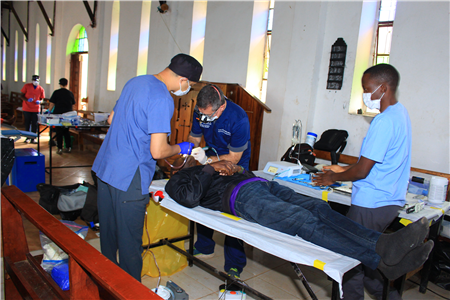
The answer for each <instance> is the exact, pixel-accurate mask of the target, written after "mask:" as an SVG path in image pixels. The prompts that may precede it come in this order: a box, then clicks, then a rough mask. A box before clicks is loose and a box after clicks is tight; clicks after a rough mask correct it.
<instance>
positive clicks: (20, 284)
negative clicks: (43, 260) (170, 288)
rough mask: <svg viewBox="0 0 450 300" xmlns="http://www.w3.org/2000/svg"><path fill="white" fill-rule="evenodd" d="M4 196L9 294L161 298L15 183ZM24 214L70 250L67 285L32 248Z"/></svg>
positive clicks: (2, 209) (92, 297)
mask: <svg viewBox="0 0 450 300" xmlns="http://www.w3.org/2000/svg"><path fill="white" fill-rule="evenodd" d="M1 201H2V202H1V214H2V215H1V216H2V243H3V259H4V265H5V273H4V274H5V275H7V276H5V295H6V299H20V298H23V299H161V298H160V297H159V296H157V295H156V294H155V293H153V292H152V291H151V290H150V289H148V288H147V287H145V286H144V285H142V284H141V283H140V282H138V281H137V280H136V279H134V278H133V277H131V276H130V275H129V274H128V273H126V272H125V271H124V270H122V269H121V268H120V267H118V266H117V265H116V264H114V263H113V262H112V261H110V260H108V259H107V258H106V257H105V256H103V255H102V254H101V253H100V252H98V251H97V250H96V249H95V248H94V247H92V246H91V245H89V244H88V243H87V242H86V241H84V240H82V239H80V237H78V236H77V234H75V233H74V232H73V231H72V230H70V229H69V228H67V227H66V226H65V225H64V224H63V223H61V222H60V221H58V220H57V219H56V218H55V217H53V216H52V215H51V214H49V213H48V212H47V211H46V210H45V209H43V208H42V207H41V206H40V205H39V204H37V203H36V202H35V201H33V200H32V199H31V198H29V197H28V196H27V195H25V194H24V193H23V192H22V191H20V190H19V189H18V188H17V187H15V186H7V187H4V188H2V200H1ZM22 217H24V218H26V219H28V220H29V221H30V222H31V223H32V224H33V225H35V226H36V227H37V228H38V229H39V230H40V231H42V232H43V233H44V234H45V235H47V237H49V238H50V239H51V240H52V241H53V242H54V243H55V244H56V245H58V246H59V247H60V248H61V249H62V250H64V251H65V252H66V253H67V254H68V256H69V270H70V271H69V272H70V290H69V291H62V290H61V289H60V288H59V286H58V285H57V284H56V283H55V282H54V281H53V279H52V278H51V277H50V275H49V274H47V273H46V272H45V271H44V270H43V269H42V267H41V266H40V261H39V260H38V259H36V258H35V257H33V256H32V255H31V254H30V253H29V250H28V245H27V240H26V236H25V230H24V226H23V223H22V222H23V221H22Z"/></svg>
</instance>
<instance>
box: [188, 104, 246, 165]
mask: <svg viewBox="0 0 450 300" xmlns="http://www.w3.org/2000/svg"><path fill="white" fill-rule="evenodd" d="M226 101H227V106H226V108H225V110H224V111H223V112H222V115H220V117H219V118H218V119H217V120H215V121H213V122H211V123H200V122H199V121H198V115H197V113H196V112H194V122H193V124H192V130H191V133H190V135H191V136H193V137H201V136H202V135H203V136H204V138H205V142H206V145H207V146H209V147H212V148H214V149H216V151H217V154H218V155H223V154H229V153H230V151H232V152H243V153H242V157H241V160H240V161H239V162H238V165H240V166H242V167H244V169H246V170H248V168H249V163H250V151H251V149H250V122H249V120H248V116H247V113H246V112H245V111H244V110H243V109H242V108H241V107H240V106H239V105H237V104H236V103H233V102H231V101H230V100H228V99H227V100H226ZM206 154H207V155H208V156H216V153H215V152H214V151H212V150H208V151H207V152H206Z"/></svg>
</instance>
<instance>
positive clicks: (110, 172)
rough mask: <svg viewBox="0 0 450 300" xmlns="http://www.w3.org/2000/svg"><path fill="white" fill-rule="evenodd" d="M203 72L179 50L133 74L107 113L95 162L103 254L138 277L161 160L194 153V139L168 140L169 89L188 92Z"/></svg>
mask: <svg viewBox="0 0 450 300" xmlns="http://www.w3.org/2000/svg"><path fill="white" fill-rule="evenodd" d="M202 71H203V67H202V66H201V65H200V63H199V62H198V61H197V60H196V59H195V58H193V57H191V56H189V55H186V54H178V55H176V56H174V57H173V58H172V60H171V62H170V65H169V66H168V67H167V68H165V69H164V70H163V71H161V72H160V73H158V74H155V75H142V76H137V77H134V78H132V79H130V80H129V81H128V82H127V83H126V84H125V86H124V88H123V90H122V93H121V95H120V98H119V100H117V102H116V105H115V107H114V110H113V111H112V113H111V115H110V117H109V118H108V122H109V123H110V124H111V127H110V128H109V130H108V133H107V135H106V137H105V140H104V141H103V143H102V146H101V148H100V150H99V152H98V154H97V157H96V159H95V161H94V165H93V166H92V170H93V171H94V172H95V173H96V175H97V177H98V179H99V180H98V196H97V198H98V211H99V220H100V225H101V235H100V245H101V250H102V253H103V254H104V255H105V256H106V257H107V258H109V259H110V260H112V261H113V262H114V263H116V264H117V265H119V266H120V267H121V268H122V269H123V270H125V271H126V272H127V273H129V274H130V275H131V276H133V277H134V278H136V280H138V281H141V271H142V258H141V254H142V251H143V248H142V232H143V226H144V217H145V211H146V206H147V204H148V201H149V192H148V188H149V186H150V182H151V180H152V178H153V174H154V172H155V165H156V159H160V158H166V157H170V156H172V155H175V154H177V153H180V154H190V153H191V151H192V148H193V144H192V143H189V142H183V143H180V144H177V145H169V144H168V143H167V137H168V135H169V134H170V120H171V118H172V115H173V112H174V102H173V98H172V96H171V95H170V92H172V93H173V94H175V95H177V96H181V95H185V94H187V93H188V92H189V90H190V87H191V85H194V84H195V83H196V82H198V81H199V79H200V76H201V73H202ZM117 251H119V262H118V261H117Z"/></svg>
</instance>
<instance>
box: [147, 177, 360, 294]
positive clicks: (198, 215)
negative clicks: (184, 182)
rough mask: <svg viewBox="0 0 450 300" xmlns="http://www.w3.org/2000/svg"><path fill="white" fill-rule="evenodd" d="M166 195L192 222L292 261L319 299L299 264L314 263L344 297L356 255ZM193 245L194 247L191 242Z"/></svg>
mask: <svg viewBox="0 0 450 300" xmlns="http://www.w3.org/2000/svg"><path fill="white" fill-rule="evenodd" d="M166 182H167V181H166V180H156V181H153V182H152V184H151V186H150V188H149V191H150V192H155V191H164V186H165V184H166ZM164 195H165V197H164V200H163V201H162V202H161V205H162V206H163V207H164V208H166V209H168V210H170V211H173V212H175V213H177V214H179V215H181V216H183V217H185V218H187V219H189V220H191V221H193V222H196V223H200V224H202V225H205V226H207V227H209V228H212V229H214V230H216V231H219V232H222V233H223V234H225V235H228V236H232V237H236V238H238V239H241V240H243V241H244V242H245V243H247V244H249V245H251V246H253V247H256V248H258V249H260V250H262V251H264V252H266V253H269V254H272V255H274V256H277V257H279V258H281V259H284V260H286V261H289V262H291V264H292V266H293V267H294V270H295V272H296V273H297V275H298V276H299V277H300V279H301V280H302V283H303V284H304V286H305V288H306V289H307V290H308V293H309V294H310V295H311V297H312V298H313V299H317V298H316V296H315V295H314V292H313V291H312V290H311V288H310V287H309V284H308V282H307V281H306V278H304V276H303V275H302V273H301V271H300V268H299V267H298V266H297V264H302V265H308V266H313V267H315V268H318V269H320V270H323V271H324V272H325V273H326V274H327V275H328V276H329V277H330V278H331V279H333V280H334V281H335V283H334V284H333V287H334V288H335V287H336V283H337V284H338V286H339V291H340V296H341V297H342V277H343V275H344V273H345V272H347V271H348V270H350V269H352V268H353V267H355V266H357V265H358V264H359V261H357V260H355V259H353V258H350V257H347V256H343V255H341V254H337V253H335V252H332V251H330V250H327V249H325V248H322V247H320V246H317V245H314V244H312V243H310V242H307V241H305V240H303V239H302V238H300V237H298V236H291V235H287V234H285V233H281V232H279V231H276V230H272V229H270V228H267V227H263V226H261V225H259V224H256V223H252V222H249V221H246V220H244V219H241V218H238V217H235V216H232V215H229V214H226V213H222V212H219V211H213V210H210V209H207V208H203V207H200V206H198V207H195V208H186V207H184V206H182V205H179V204H178V203H177V202H175V201H174V200H172V199H171V198H170V197H169V196H168V195H167V194H166V193H164ZM191 223H192V222H191ZM192 229H193V228H192V224H191V233H192ZM191 236H192V237H193V234H191ZM177 240H179V239H177ZM165 244H167V242H165ZM169 246H170V245H169ZM171 247H172V246H171ZM172 248H176V247H172ZM190 248H191V249H192V248H193V247H192V242H191V246H190ZM191 249H190V250H191ZM176 250H181V249H176ZM180 252H182V253H183V254H185V255H186V254H187V256H188V258H189V259H192V255H189V253H186V252H185V251H182V250H181V251H180ZM191 254H192V252H191ZM196 260H197V259H194V263H195V262H196ZM197 261H198V260H197ZM201 265H205V263H204V262H201ZM211 268H213V267H211ZM215 273H216V274H219V273H222V272H219V271H217V270H215ZM219 275H222V274H219ZM225 276H226V274H225ZM238 285H239V284H238ZM244 286H245V284H244ZM335 294H336V291H333V296H332V297H335V296H336V295H335ZM260 295H262V294H260ZM260 295H259V296H260ZM262 296H264V295H262ZM262 298H264V297H262Z"/></svg>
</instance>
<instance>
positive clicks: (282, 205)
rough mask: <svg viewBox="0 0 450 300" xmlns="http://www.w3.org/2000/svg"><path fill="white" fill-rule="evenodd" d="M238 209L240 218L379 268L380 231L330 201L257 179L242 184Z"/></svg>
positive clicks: (238, 198) (237, 204)
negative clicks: (338, 210)
mask: <svg viewBox="0 0 450 300" xmlns="http://www.w3.org/2000/svg"><path fill="white" fill-rule="evenodd" d="M234 208H235V210H236V213H237V215H238V216H239V217H241V218H243V219H246V220H248V221H251V222H256V223H258V224H260V225H262V226H266V227H269V228H271V229H274V230H278V231H281V232H284V233H287V234H290V235H293V236H295V235H298V236H299V237H301V238H303V239H304V240H306V241H309V242H311V243H314V244H316V245H319V246H322V247H324V248H327V249H329V250H331V251H334V252H337V253H340V254H342V255H345V256H349V257H352V258H355V259H357V260H359V261H361V262H362V263H363V264H364V265H366V266H369V267H370V268H372V269H376V268H377V266H378V263H379V262H380V256H379V255H378V254H377V253H376V251H375V247H376V243H377V241H378V239H379V237H380V235H381V233H379V232H376V231H372V230H369V229H367V228H365V227H364V226H362V225H360V224H358V223H356V222H353V221H352V220H350V219H348V218H346V217H345V216H343V215H341V214H339V213H336V212H335V211H333V210H332V209H331V207H330V206H329V205H328V203H327V202H325V201H323V200H319V199H316V198H311V197H308V196H304V195H301V194H297V193H296V192H294V191H293V190H292V189H290V188H288V187H285V186H282V185H280V184H279V183H278V182H275V181H269V182H261V181H256V182H252V183H248V184H246V185H244V186H243V187H241V189H240V190H239V194H238V196H237V198H236V203H235V207H234Z"/></svg>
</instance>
